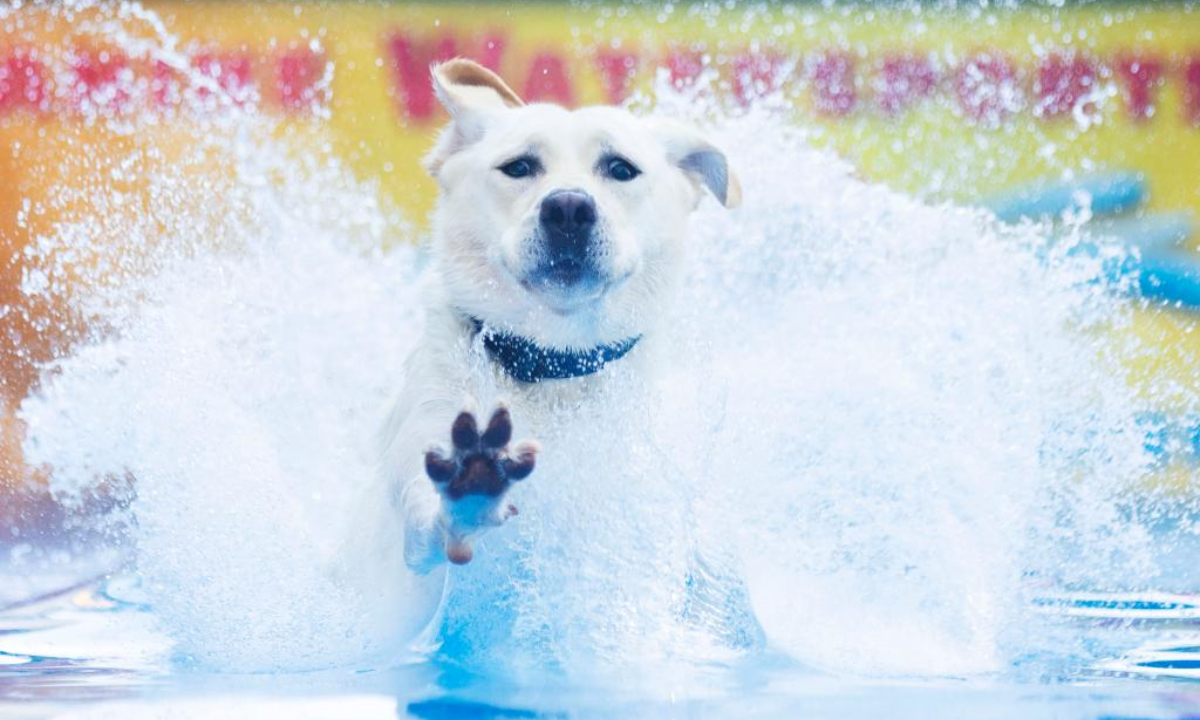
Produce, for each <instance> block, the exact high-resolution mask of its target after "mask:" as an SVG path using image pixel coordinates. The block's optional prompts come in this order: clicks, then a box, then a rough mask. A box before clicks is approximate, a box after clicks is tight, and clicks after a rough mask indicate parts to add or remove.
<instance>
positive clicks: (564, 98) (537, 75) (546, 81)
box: [524, 52, 575, 106]
mask: <svg viewBox="0 0 1200 720" xmlns="http://www.w3.org/2000/svg"><path fill="white" fill-rule="evenodd" d="M524 97H525V99H526V100H529V101H530V102H537V101H541V100H549V101H551V102H555V103H558V104H559V105H566V106H571V105H574V104H575V92H574V90H573V89H572V88H571V80H570V78H569V77H568V75H567V67H566V63H565V62H563V58H562V56H560V55H556V54H554V53H549V52H545V53H540V54H538V55H537V56H536V57H534V58H533V63H532V64H531V65H530V66H529V75H528V76H527V77H526V78H525V93H524Z"/></svg>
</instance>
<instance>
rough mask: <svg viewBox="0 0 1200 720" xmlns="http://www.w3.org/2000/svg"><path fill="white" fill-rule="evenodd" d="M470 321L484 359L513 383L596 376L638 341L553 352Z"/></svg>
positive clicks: (625, 340)
mask: <svg viewBox="0 0 1200 720" xmlns="http://www.w3.org/2000/svg"><path fill="white" fill-rule="evenodd" d="M470 320H471V324H472V325H474V326H475V332H476V333H481V332H482V333H483V346H484V347H485V348H487V351H488V355H490V356H491V357H492V359H493V360H495V361H496V362H497V363H499V365H500V367H502V368H504V371H505V372H507V373H508V374H509V376H511V377H512V378H513V379H514V380H518V381H520V382H525V383H538V382H541V381H543V380H566V379H567V378H575V377H582V376H584V375H591V374H592V373H595V372H599V371H600V368H602V367H604V366H605V365H607V364H608V363H610V362H612V361H614V360H620V359H621V358H622V357H624V356H625V353H627V352H629V351H630V350H632V349H633V346H634V345H637V343H638V340H641V339H642V336H641V335H638V336H636V337H631V338H626V339H624V340H618V341H616V342H613V343H609V344H607V345H597V346H596V347H593V348H588V349H587V350H556V349H554V348H548V347H542V346H541V345H538V344H537V343H535V342H533V341H532V340H530V339H528V338H523V337H520V336H518V335H512V334H510V333H506V332H504V331H502V330H496V329H494V328H490V327H489V328H487V330H486V332H485V331H484V326H483V321H482V320H479V319H477V318H470Z"/></svg>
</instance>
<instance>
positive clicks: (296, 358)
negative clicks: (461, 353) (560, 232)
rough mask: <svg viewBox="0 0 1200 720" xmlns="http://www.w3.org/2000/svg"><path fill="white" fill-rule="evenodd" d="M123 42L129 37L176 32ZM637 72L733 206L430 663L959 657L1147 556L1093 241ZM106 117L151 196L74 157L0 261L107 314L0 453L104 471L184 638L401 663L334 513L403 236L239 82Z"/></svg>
mask: <svg viewBox="0 0 1200 720" xmlns="http://www.w3.org/2000/svg"><path fill="white" fill-rule="evenodd" d="M122 7H123V8H124V9H123V10H121V11H120V12H129V10H128V7H127V6H122ZM110 12H112V13H116V12H118V11H115V10H114V11H110ZM148 17H150V16H148ZM147 22H150V21H149V20H148V21H147ZM101 25H102V26H103V23H101ZM155 37H156V39H155V41H154V42H148V43H143V44H141V45H139V46H138V47H139V48H141V51H142V52H144V53H148V54H150V55H152V56H153V57H155V58H158V59H161V58H166V59H168V60H169V59H171V58H172V57H173V53H174V50H172V49H171V48H172V47H173V46H172V45H171V43H170V39H169V38H168V37H165V36H162V35H161V34H159V35H156V36H155ZM188 82H190V83H192V84H195V83H203V82H204V78H203V77H199V78H197V77H191V76H188ZM185 94H186V93H185ZM204 96H205V97H206V98H207V97H209V95H208V94H205V95H204ZM658 100H659V106H658V109H657V110H656V112H664V113H669V114H676V115H678V114H694V115H695V116H696V117H698V118H706V120H705V122H706V123H707V124H708V125H709V126H710V130H711V131H712V134H713V135H714V137H715V138H716V139H717V141H718V143H719V144H721V145H722V146H724V147H726V148H729V149H731V150H732V151H733V152H732V154H731V155H732V160H733V165H734V167H736V168H737V169H738V170H739V172H740V175H741V177H742V180H743V184H744V187H745V197H746V203H745V206H744V207H743V208H742V209H741V210H739V211H737V212H735V213H732V214H725V213H724V212H723V211H721V210H719V209H717V208H715V207H713V206H712V204H709V205H707V206H705V207H704V208H702V210H701V212H700V215H699V217H698V218H696V219H695V221H694V225H693V233H692V240H691V245H692V257H691V259H690V271H689V274H688V277H689V280H688V282H687V285H686V287H685V289H684V295H683V297H682V298H681V299H680V300H679V302H678V304H677V307H676V309H675V310H674V322H673V323H671V329H670V330H669V331H668V332H669V333H670V336H671V337H670V342H667V343H664V344H663V345H664V346H665V350H664V357H663V358H662V366H663V372H662V374H661V376H659V377H655V378H636V377H627V376H626V375H625V374H623V371H622V369H621V368H620V367H619V364H618V365H617V366H613V368H611V373H612V376H613V377H612V383H611V384H610V386H609V388H608V389H607V391H606V392H605V393H604V395H603V396H600V397H596V398H592V399H589V400H588V401H587V402H586V403H583V404H582V405H581V406H572V407H563V408H561V412H560V416H561V423H560V425H559V426H558V427H557V428H556V429H555V430H554V432H553V433H552V435H551V436H549V437H542V438H540V440H541V441H542V442H543V444H544V445H545V446H546V448H547V452H546V456H545V462H544V463H543V464H542V465H541V466H540V467H539V472H538V474H537V475H536V476H535V477H534V479H532V480H531V481H530V482H528V483H524V484H522V485H521V486H520V487H519V488H518V489H517V490H516V491H514V492H515V493H516V495H515V500H516V501H517V502H518V503H519V504H520V506H521V508H522V515H521V516H520V517H519V518H518V519H517V520H516V521H514V522H512V523H510V524H509V525H508V526H506V527H505V528H503V529H501V530H499V531H497V532H495V533H493V534H492V535H489V536H488V537H487V539H486V540H485V541H484V542H483V543H482V545H481V547H480V549H479V550H478V552H477V559H476V561H475V562H473V563H472V564H471V565H469V566H466V567H464V568H455V569H453V570H452V571H451V572H450V574H449V577H448V580H447V585H446V590H445V601H444V602H443V603H442V605H441V608H440V613H439V615H438V617H437V620H436V622H435V624H434V627H433V628H432V630H431V632H432V635H431V636H429V638H428V639H433V640H436V641H437V642H439V643H440V648H441V649H440V651H439V652H440V653H441V654H442V655H443V656H444V657H447V658H451V659H453V660H455V661H456V662H460V663H463V664H465V665H467V666H469V667H482V668H488V669H493V670H495V669H503V670H507V671H520V670H523V669H532V670H541V669H546V668H558V669H560V670H564V671H566V672H567V673H568V674H587V673H590V672H593V671H595V670H597V669H599V670H600V671H613V672H615V671H618V670H622V671H625V672H631V673H633V674H636V668H638V667H645V666H659V664H660V663H663V662H664V661H672V660H674V661H682V662H684V663H685V664H687V663H694V662H701V663H705V662H726V661H729V660H732V659H734V658H736V657H738V656H739V655H742V654H745V653H747V652H754V651H759V650H761V649H762V648H763V647H764V646H769V647H773V648H776V649H780V650H782V651H784V652H786V653H787V654H789V655H791V656H793V657H794V658H796V659H797V660H799V661H800V662H802V663H804V664H808V665H812V666H815V667H818V668H825V669H831V670H836V671H842V672H861V673H884V674H936V675H945V674H962V673H972V672H985V671H992V670H997V669H1000V668H1002V667H1004V666H1005V665H1007V664H1010V663H1011V662H1013V661H1014V659H1015V658H1018V657H1021V656H1023V655H1027V654H1029V653H1031V652H1035V651H1037V650H1038V649H1040V648H1039V645H1038V643H1039V642H1041V641H1040V640H1039V637H1040V630H1039V627H1038V624H1037V621H1036V620H1035V619H1033V618H1031V616H1029V614H1028V613H1026V612H1025V611H1024V610H1023V609H1022V608H1024V607H1026V605H1027V603H1026V598H1027V596H1028V594H1029V593H1030V592H1031V587H1032V586H1033V585H1032V584H1033V583H1041V584H1050V585H1053V586H1061V587H1108V588H1127V587H1136V586H1138V585H1139V584H1140V583H1144V582H1145V578H1147V577H1150V576H1151V575H1152V573H1153V572H1154V568H1153V562H1152V553H1151V552H1150V551H1151V544H1150V542H1149V538H1148V535H1147V531H1146V529H1145V528H1144V527H1142V525H1141V524H1139V523H1138V522H1137V521H1136V514H1135V513H1133V512H1132V511H1131V507H1132V501H1131V500H1130V499H1129V492H1130V491H1131V489H1132V488H1133V487H1134V485H1135V484H1136V482H1137V481H1138V479H1139V478H1140V477H1141V476H1142V475H1143V474H1144V473H1145V472H1146V469H1147V466H1148V460H1149V459H1148V458H1147V457H1146V452H1145V450H1144V448H1143V441H1144V428H1139V427H1138V426H1137V425H1136V424H1135V422H1134V418H1135V415H1136V412H1137V410H1138V409H1139V407H1138V404H1137V402H1136V401H1135V399H1134V398H1133V397H1132V395H1131V393H1130V391H1128V390H1127V389H1126V385H1125V383H1124V380H1123V373H1122V372H1121V371H1120V370H1119V364H1118V363H1119V360H1120V358H1119V357H1114V356H1113V351H1112V350H1111V345H1110V343H1108V342H1107V341H1106V339H1105V337H1104V336H1103V330H1104V328H1106V327H1111V326H1113V325H1119V324H1120V323H1121V322H1123V320H1124V315H1123V313H1124V310H1123V306H1122V305H1121V303H1120V302H1119V301H1118V299H1117V298H1116V294H1115V293H1114V292H1113V288H1112V287H1111V286H1110V285H1108V284H1106V283H1105V282H1103V281H1102V280H1101V278H1102V277H1103V272H1102V270H1103V267H1102V265H1103V262H1104V260H1105V258H1104V257H1100V258H1096V257H1087V256H1080V255H1075V254H1072V253H1070V252H1068V250H1069V245H1070V242H1069V240H1068V241H1066V242H1065V243H1059V244H1052V243H1050V242H1049V241H1047V240H1046V239H1045V237H1044V234H1043V232H1042V229H1041V228H1038V227H1035V226H1029V225H1025V226H1019V227H1017V226H1001V225H999V224H998V223H996V222H995V221H994V220H992V219H990V218H989V217H988V216H987V215H986V214H985V213H983V212H981V211H975V210H969V209H963V208H958V207H952V206H931V205H927V204H922V203H920V202H918V201H915V200H912V199H910V198H907V197H904V196H901V195H898V194H896V193H893V192H891V191H889V190H887V189H885V188H882V187H879V186H872V185H868V184H865V183H864V182H862V181H860V180H858V179H855V178H854V177H853V176H852V175H851V173H850V172H849V168H848V167H847V166H846V165H845V164H844V163H842V162H840V161H839V160H837V159H836V158H834V157H832V156H831V155H829V154H827V153H823V152H819V151H816V150H813V149H811V148H810V147H809V145H808V143H807V141H806V139H805V136H804V133H803V131H802V129H798V128H796V127H794V125H793V124H792V121H791V120H790V119H788V118H786V117H784V116H783V114H782V113H780V112H778V111H777V110H772V109H770V108H769V107H768V106H767V105H765V104H764V105H763V106H762V107H758V108H752V109H750V110H748V111H745V112H738V113H722V112H719V111H717V110H715V109H714V108H712V107H705V106H704V105H705V103H702V102H701V101H700V100H699V99H698V98H697V97H696V96H689V97H673V96H672V94H671V93H670V92H669V91H667V90H666V89H665V88H664V89H662V90H660V91H659V96H658ZM206 117H209V116H207V115H206ZM714 118H715V119H714ZM123 122H125V123H129V124H131V125H132V126H131V127H127V128H115V129H114V130H113V132H119V133H123V134H124V135H125V136H134V135H140V136H142V137H148V138H149V139H148V140H145V141H143V142H142V144H141V146H140V147H139V149H138V151H137V152H135V153H133V154H132V156H131V157H132V159H131V160H129V161H128V162H129V163H131V165H130V166H129V167H126V168H124V169H123V172H126V173H140V174H144V175H148V176H149V177H150V178H151V182H150V183H149V185H150V186H151V187H153V188H155V190H154V192H153V193H152V196H151V197H149V198H147V199H145V201H144V202H139V203H130V202H127V200H128V198H124V197H123V196H122V195H121V186H120V185H121V183H120V182H119V181H118V178H117V176H116V175H115V174H114V171H113V170H112V168H104V172H102V173H100V174H99V175H98V176H97V175H93V176H92V177H91V178H90V180H89V181H88V182H87V184H86V186H83V185H81V186H80V187H78V188H75V190H76V191H78V192H80V193H87V194H89V195H90V196H91V197H93V198H95V199H96V201H97V202H98V204H97V205H94V207H99V208H100V212H98V213H96V214H86V215H80V216H78V217H76V218H74V219H73V220H69V221H67V222H64V223H62V224H61V225H60V226H59V227H57V228H56V230H55V232H54V233H52V234H49V235H47V236H45V237H42V238H40V239H39V242H38V243H37V245H36V246H35V254H36V257H37V260H38V262H36V263H35V264H34V266H35V267H36V268H37V270H35V271H31V272H30V273H29V274H28V275H27V278H26V282H25V288H24V289H25V291H26V292H27V293H28V294H30V295H31V296H39V295H55V294H59V295H62V294H65V291H64V290H63V288H64V287H65V284H64V283H65V280H64V278H66V277H71V278H74V279H76V280H79V282H77V283H76V284H75V285H74V287H85V288H87V290H86V291H79V292H72V293H71V294H70V295H69V296H68V297H67V300H68V301H69V302H70V306H71V307H72V309H73V310H74V311H75V312H76V313H78V315H79V316H80V317H84V318H87V319H88V321H89V324H90V326H92V327H97V328H101V330H100V331H98V332H95V333H93V334H91V335H90V336H88V337H87V339H86V341H83V342H80V343H79V344H78V345H77V346H76V347H75V348H74V349H73V350H72V351H71V352H70V353H68V354H66V355H64V357H62V358H60V359H58V360H56V361H55V362H53V363H51V364H50V365H48V366H47V367H46V368H45V371H44V381H43V384H42V386H41V388H40V390H39V391H38V392H37V394H36V395H34V396H32V397H30V398H29V399H28V400H26V402H25V403H24V404H23V405H22V409H21V412H22V416H23V419H24V420H25V421H26V422H27V423H28V425H29V439H28V441H27V444H26V445H27V454H28V456H29V457H30V458H31V460H32V461H34V462H37V463H41V464H45V465H46V466H48V467H49V468H51V470H52V482H53V489H54V490H55V492H56V493H57V494H58V495H59V497H61V498H62V499H63V501H64V502H70V501H71V499H72V498H78V497H81V496H83V495H84V494H85V493H86V491H87V490H88V489H89V488H92V487H94V486H95V485H96V483H97V482H98V481H104V480H108V481H111V480H112V479H113V478H124V477H131V478H133V479H134V484H133V490H132V493H133V496H131V498H130V502H129V508H128V514H127V515H123V516H122V517H121V518H120V519H121V520H123V521H125V522H126V523H127V524H126V525H124V526H123V527H124V529H123V532H124V533H125V534H127V536H128V538H129V539H130V541H131V542H132V543H133V544H134V546H135V547H136V566H137V570H138V572H139V573H140V574H141V576H142V578H143V581H144V584H145V586H146V588H147V591H148V593H149V596H150V598H151V606H152V607H153V609H154V611H155V613H156V615H157V616H158V617H159V618H160V619H161V621H162V623H163V625H164V627H165V628H166V629H167V630H168V632H169V633H170V634H171V636H172V637H173V638H174V640H175V642H176V647H177V653H178V654H179V656H180V657H183V658H188V659H190V660H192V661H194V662H196V663H199V664H201V665H203V666H207V667H213V668H226V669H242V670H261V669H281V668H283V669H302V668H313V667H326V666H336V665H367V664H371V663H377V662H385V661H391V660H395V659H396V658H397V657H400V656H401V655H402V654H403V652H404V650H405V648H406V647H407V646H408V644H409V642H410V641H411V640H413V638H412V637H411V636H412V635H415V630H417V629H419V625H420V622H418V619H419V618H420V617H421V616H422V613H423V612H425V610H424V609H423V607H424V605H427V604H428V602H429V599H428V598H413V599H412V603H413V608H412V609H411V611H408V610H404V609H401V610H399V611H398V610H397V609H395V608H391V609H388V612H384V613H381V612H380V608H378V607H377V606H375V605H373V604H372V602H371V601H370V599H369V598H368V597H366V596H365V594H364V592H363V588H364V587H369V586H370V584H371V583H372V582H374V581H375V578H374V577H372V576H370V575H369V571H370V569H371V567H372V565H371V559H370V558H361V557H360V558H348V557H344V556H343V553H344V548H345V545H344V542H343V541H344V539H345V536H346V535H347V534H352V533H353V532H354V530H355V529H354V528H347V527H346V526H345V524H344V523H345V520H344V518H345V517H347V515H348V508H349V505H350V504H351V503H352V502H353V499H354V497H355V494H356V492H357V491H358V490H359V489H360V488H361V487H362V486H363V485H364V484H366V483H367V482H369V480H370V478H371V477H372V476H373V475H374V473H375V468H374V466H373V463H374V458H373V456H372V454H371V446H372V441H373V438H374V434H375V430H376V426H377V423H378V422H379V421H380V420H381V419H382V411H383V410H384V409H386V403H387V401H388V400H389V398H390V397H391V396H392V394H393V392H394V390H395V389H396V387H397V385H398V384H399V383H401V382H402V381H403V378H402V374H401V367H402V362H403V358H404V357H405V355H406V354H407V352H408V351H409V349H410V348H411V347H412V345H413V343H414V342H415V340H416V338H418V337H419V336H420V332H421V326H422V322H423V319H422V315H423V311H422V306H421V289H420V283H419V276H420V257H421V255H420V252H418V251H416V250H413V249H411V246H410V245H409V244H408V243H406V242H404V240H405V239H406V238H407V239H411V236H412V232H411V230H410V229H409V227H408V226H407V225H405V224H404V223H403V222H401V220H400V219H399V218H398V217H397V216H396V214H395V213H394V212H391V211H390V210H388V209H387V208H385V207H383V206H382V205H381V204H380V203H379V201H378V200H377V199H376V197H377V195H376V193H375V191H374V189H373V188H372V187H371V186H370V185H368V184H364V183H361V182H359V181H357V180H355V179H354V178H353V177H352V175H351V174H350V173H349V172H348V171H347V170H346V169H344V168H343V167H341V166H339V165H338V164H336V163H335V162H333V161H331V160H330V159H329V158H328V157H326V156H325V154H324V153H322V152H315V151H313V150H312V149H311V148H312V147H319V146H320V143H319V141H318V142H315V143H314V142H312V138H311V137H309V136H301V137H289V136H288V135H287V134H285V133H280V132H276V128H274V127H273V126H272V123H271V121H270V120H269V119H267V118H265V117H263V116H261V115H259V114H258V113H257V112H256V111H255V109H254V107H253V104H249V105H240V104H237V103H230V104H229V107H227V108H225V109H224V110H223V111H222V112H221V113H218V114H217V119H206V120H205V121H204V122H201V121H200V120H198V119H197V120H194V121H191V122H189V123H184V126H185V127H188V128H190V130H187V131H184V130H174V131H173V132H177V133H178V132H187V133H189V134H188V139H189V140H190V141H191V142H188V143H182V144H179V143H175V141H177V140H178V137H177V136H175V137H173V138H171V140H172V142H173V143H175V144H176V145H182V146H184V147H186V150H184V151H182V157H174V156H173V157H171V158H169V159H164V158H163V156H162V152H161V149H160V147H159V145H160V144H164V143H165V140H166V139H165V138H163V136H162V134H161V131H155V130H154V129H152V128H146V127H139V126H137V122H139V121H131V120H128V119H125V120H123ZM156 138H157V140H156ZM65 190H71V189H70V188H66V189H65ZM114 237H119V238H122V239H123V242H121V243H118V244H105V243H98V242H97V241H98V240H100V239H104V238H114ZM385 247H392V248H393V249H391V250H388V251H383V250H381V249H380V248H385ZM480 382H481V383H482V382H483V380H482V379H481V380H480ZM350 572H354V573H357V574H358V577H355V578H350V579H348V578H347V573H350ZM364 573H367V575H366V576H363V574H364ZM630 668H633V670H630Z"/></svg>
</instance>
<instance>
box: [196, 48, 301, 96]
mask: <svg viewBox="0 0 1200 720" xmlns="http://www.w3.org/2000/svg"><path fill="white" fill-rule="evenodd" d="M290 57H291V56H290V55H285V56H284V57H283V58H282V59H281V60H280V66H281V71H282V65H283V63H284V62H285V61H290V62H296V63H301V62H303V59H302V58H299V57H298V56H297V57H296V58H295V59H294V60H289V58H290ZM192 67H194V68H196V70H197V71H198V72H199V73H200V74H201V75H202V76H203V77H205V78H207V79H209V80H212V81H213V82H214V83H215V84H216V85H217V87H218V88H220V90H221V91H222V92H224V93H225V94H226V95H228V96H229V98H230V99H232V100H233V101H234V102H236V103H239V104H240V103H244V102H245V101H246V99H247V90H248V89H249V88H250V58H249V57H246V56H245V55H234V54H227V55H217V54H214V53H204V54H201V55H197V56H196V57H195V58H193V59H192ZM300 70H302V68H301V69H300ZM212 92H213V91H212V89H211V88H208V87H199V88H197V94H198V95H199V96H200V97H202V98H203V97H209V96H210V95H212ZM281 92H282V89H281Z"/></svg>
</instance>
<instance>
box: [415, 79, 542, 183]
mask: <svg viewBox="0 0 1200 720" xmlns="http://www.w3.org/2000/svg"><path fill="white" fill-rule="evenodd" d="M430 74H431V75H432V81H433V92H434V95H435V96H436V97H437V99H438V102H440V103H441V104H442V107H444V108H446V112H448V113H450V124H449V125H448V126H447V127H446V129H445V130H443V131H442V134H441V136H440V137H439V138H438V141H437V143H436V144H435V145H434V147H433V149H432V150H431V151H430V152H429V154H428V155H426V156H425V161H424V165H425V169H426V170H427V171H428V172H429V174H430V175H433V176H435V177H436V176H437V174H438V171H439V170H440V169H441V167H442V165H443V164H445V162H446V160H447V159H448V158H449V157H450V156H451V155H453V154H454V153H456V152H458V151H459V150H461V149H463V148H464V147H467V146H468V145H471V144H472V143H474V142H476V141H478V140H479V139H480V138H482V137H483V132H484V128H485V125H486V122H487V118H488V115H489V114H491V113H493V112H496V111H498V110H504V109H507V108H515V107H521V106H522V105H524V104H525V103H524V102H523V101H522V100H521V98H520V97H518V96H517V94H516V93H515V92H513V90H512V88H510V87H509V86H508V85H506V84H505V82H504V81H503V80H501V79H500V77H499V76H498V75H496V73H494V72H492V71H491V70H488V69H487V68H485V67H484V66H482V65H480V64H479V63H476V62H474V61H471V60H466V59H463V58H456V59H454V60H448V61H446V62H443V63H439V64H437V65H434V66H433V67H431V68H430Z"/></svg>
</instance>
